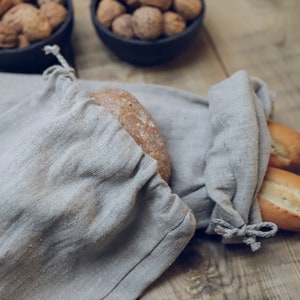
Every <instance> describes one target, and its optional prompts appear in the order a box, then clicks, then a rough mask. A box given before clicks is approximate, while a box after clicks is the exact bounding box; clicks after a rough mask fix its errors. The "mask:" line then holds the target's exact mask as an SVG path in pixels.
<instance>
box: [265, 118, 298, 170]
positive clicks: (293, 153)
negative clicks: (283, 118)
mask: <svg viewBox="0 0 300 300" xmlns="http://www.w3.org/2000/svg"><path fill="white" fill-rule="evenodd" d="M268 128H269V132H270V135H271V139H272V147H271V153H270V160H269V166H270V167H276V168H281V169H286V170H297V169H300V133H298V132H296V131H295V130H293V129H291V128H289V127H286V126H284V125H281V124H278V123H275V122H268Z"/></svg>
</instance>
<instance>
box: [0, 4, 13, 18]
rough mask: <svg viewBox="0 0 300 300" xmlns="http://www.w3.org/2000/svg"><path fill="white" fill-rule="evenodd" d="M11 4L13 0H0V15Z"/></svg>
mask: <svg viewBox="0 0 300 300" xmlns="http://www.w3.org/2000/svg"><path fill="white" fill-rule="evenodd" d="M13 5H14V1H13V0H0V16H2V15H3V14H4V13H5V12H6V11H7V10H8V9H9V8H11V7H12V6H13Z"/></svg>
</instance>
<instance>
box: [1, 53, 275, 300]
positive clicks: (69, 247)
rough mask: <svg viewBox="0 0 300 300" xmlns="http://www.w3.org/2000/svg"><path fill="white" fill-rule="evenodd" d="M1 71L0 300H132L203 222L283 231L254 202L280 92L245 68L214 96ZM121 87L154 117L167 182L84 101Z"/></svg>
mask: <svg viewBox="0 0 300 300" xmlns="http://www.w3.org/2000/svg"><path fill="white" fill-rule="evenodd" d="M54 52H55V54H56V55H57V56H58V58H59V59H60V61H61V62H62V64H63V66H53V67H50V68H49V69H47V70H46V71H45V73H44V75H43V76H39V75H22V74H19V75H18V74H6V73H0V95H1V96H0V207H1V209H0V299H7V300H8V299H9V300H12V299H74V300H76V299H78V300H81V299H90V300H92V299H136V298H137V297H138V296H139V295H141V293H142V292H143V291H144V289H145V288H146V287H148V286H149V285H150V284H151V283H152V282H153V281H154V280H156V279H157V278H158V277H159V276H160V275H161V274H162V272H164V271H165V270H166V269H167V268H168V267H169V266H170V264H172V262H173V261H174V260H175V259H176V257H177V256H178V255H179V254H180V252H181V251H182V250H183V248H184V247H185V246H186V244H187V243H188V242H189V240H190V239H191V237H192V236H193V234H194V230H195V228H198V229H200V228H202V229H205V230H206V232H207V233H208V234H221V235H222V236H223V240H224V241H225V242H236V241H237V242H244V243H246V244H250V246H251V247H252V250H253V251H255V250H257V249H258V248H259V247H260V244H259V243H258V242H256V236H259V237H269V236H272V235H274V234H275V232H276V226H275V225H274V224H272V223H264V222H262V220H261V216H260V212H259V208H258V205H257V202H256V194H257V192H258V190H259V188H260V185H261V182H262V179H263V176H264V173H265V171H266V167H267V162H268V156H269V152H270V137H269V134H268V131H267V127H266V119H267V118H268V117H269V116H270V113H271V107H272V99H271V98H272V97H271V95H270V93H269V92H268V89H267V87H266V86H265V84H264V83H263V82H262V81H261V80H259V79H255V78H249V77H248V76H247V74H246V73H245V72H244V71H241V72H238V73H236V74H234V75H233V76H232V77H230V78H228V79H227V80H225V81H223V82H221V83H219V84H216V85H215V86H213V87H212V88H211V89H210V91H209V96H208V98H204V97H200V96H198V95H195V94H192V93H188V92H185V91H182V90H177V89H173V88H168V87H163V86H155V85H143V84H122V83H112V82H97V81H87V80H78V79H76V78H75V76H74V72H73V70H72V69H70V68H69V67H68V66H67V65H66V64H65V62H64V61H63V59H62V57H61V56H60V54H59V53H58V52H57V49H56V51H54ZM104 86H115V87H119V88H123V89H126V90H127V91H129V92H131V93H132V94H133V95H134V96H136V97H137V99H138V100H139V101H140V102H141V103H142V104H143V105H144V106H145V107H146V108H147V109H148V110H149V112H150V113H151V114H152V116H153V117H154V119H155V120H156V122H157V124H158V126H159V128H160V131H161V134H162V136H163V137H164V139H165V142H166V145H167V148H168V150H169V153H170V158H171V164H172V177H171V180H170V183H169V185H168V184H167V183H166V182H164V181H163V180H162V179H161V178H160V176H159V174H158V172H157V164H156V161H155V160H154V159H152V158H151V157H149V156H148V155H146V154H145V153H143V151H142V150H141V148H140V147H139V146H138V145H137V144H136V143H135V142H134V140H133V139H132V138H131V137H130V136H129V135H128V133H127V132H126V131H125V130H124V129H123V128H122V127H121V126H120V124H119V122H118V121H117V120H116V119H115V118H114V117H112V116H111V115H110V114H109V113H108V112H107V111H106V110H105V109H104V108H103V107H101V106H98V105H96V104H95V100H94V99H93V98H91V97H90V96H89V93H90V92H94V91H96V90H98V89H100V88H101V87H104Z"/></svg>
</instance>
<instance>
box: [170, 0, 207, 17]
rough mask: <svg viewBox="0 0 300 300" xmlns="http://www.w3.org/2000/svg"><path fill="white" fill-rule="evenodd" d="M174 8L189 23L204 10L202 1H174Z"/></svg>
mask: <svg viewBox="0 0 300 300" xmlns="http://www.w3.org/2000/svg"><path fill="white" fill-rule="evenodd" d="M173 8H174V10H175V12H177V13H179V14H180V15H181V16H182V17H183V18H185V19H186V20H187V21H190V20H193V19H195V18H196V17H197V16H198V15H199V14H200V12H201V10H202V3H201V1H200V0H173Z"/></svg>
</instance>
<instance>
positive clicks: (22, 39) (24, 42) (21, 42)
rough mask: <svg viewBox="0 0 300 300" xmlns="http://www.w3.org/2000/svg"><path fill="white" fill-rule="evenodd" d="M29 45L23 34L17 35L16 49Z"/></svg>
mask: <svg viewBox="0 0 300 300" xmlns="http://www.w3.org/2000/svg"><path fill="white" fill-rule="evenodd" d="M29 45H30V43H29V41H28V39H27V37H26V36H25V35H24V34H19V35H18V48H25V47H27V46H29Z"/></svg>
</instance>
